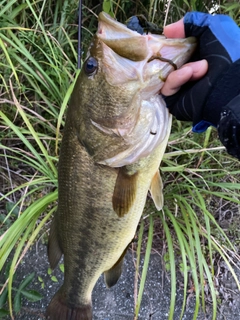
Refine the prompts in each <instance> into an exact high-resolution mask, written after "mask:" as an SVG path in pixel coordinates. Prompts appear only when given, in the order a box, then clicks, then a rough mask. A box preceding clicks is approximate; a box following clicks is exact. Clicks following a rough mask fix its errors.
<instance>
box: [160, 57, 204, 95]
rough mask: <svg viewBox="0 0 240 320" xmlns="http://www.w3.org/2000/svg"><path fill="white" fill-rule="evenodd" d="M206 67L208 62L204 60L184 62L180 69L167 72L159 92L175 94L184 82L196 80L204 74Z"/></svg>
mask: <svg viewBox="0 0 240 320" xmlns="http://www.w3.org/2000/svg"><path fill="white" fill-rule="evenodd" d="M207 69H208V64H207V61H206V60H200V61H196V62H190V63H188V64H185V65H184V66H183V67H182V68H181V69H178V70H176V71H173V72H171V73H170V74H169V76H168V77H167V80H166V82H165V83H164V85H163V87H162V89H161V94H163V95H165V96H170V95H173V94H175V93H176V92H178V90H179V89H180V88H181V86H182V85H183V84H185V83H186V82H188V81H191V80H198V79H200V78H201V77H203V76H204V75H205V74H206V72H207Z"/></svg>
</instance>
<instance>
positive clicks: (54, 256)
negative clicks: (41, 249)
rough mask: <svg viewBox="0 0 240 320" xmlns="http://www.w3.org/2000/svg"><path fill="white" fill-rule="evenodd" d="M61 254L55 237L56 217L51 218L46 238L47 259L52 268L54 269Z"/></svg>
mask: <svg viewBox="0 0 240 320" xmlns="http://www.w3.org/2000/svg"><path fill="white" fill-rule="evenodd" d="M61 256H62V250H61V248H60V245H59V241H58V238H57V226H56V219H55V218H53V221H52V224H51V228H50V235H49V239H48V260H49V263H50V266H51V268H52V269H55V267H56V266H57V264H58V262H59V260H60V259H61Z"/></svg>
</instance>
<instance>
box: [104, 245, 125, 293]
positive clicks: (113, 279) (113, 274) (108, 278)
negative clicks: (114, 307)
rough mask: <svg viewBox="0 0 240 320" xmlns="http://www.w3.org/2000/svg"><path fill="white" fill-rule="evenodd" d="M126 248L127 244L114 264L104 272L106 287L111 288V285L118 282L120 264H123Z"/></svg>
mask: <svg viewBox="0 0 240 320" xmlns="http://www.w3.org/2000/svg"><path fill="white" fill-rule="evenodd" d="M127 249H128V246H127V248H126V249H125V250H124V251H123V253H122V255H121V257H120V258H119V259H118V261H117V262H116V263H115V264H114V266H113V267H112V268H111V269H109V270H107V271H105V272H104V279H105V283H106V285H107V287H108V288H111V287H112V286H114V285H115V284H116V283H117V282H118V279H119V278H120V276H121V274H122V265H123V261H124V257H125V254H126V252H127Z"/></svg>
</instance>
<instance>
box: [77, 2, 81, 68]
mask: <svg viewBox="0 0 240 320" xmlns="http://www.w3.org/2000/svg"><path fill="white" fill-rule="evenodd" d="M81 41H82V0H79V4H78V48H77V53H78V59H77V68H78V69H81V58H82V50H81Z"/></svg>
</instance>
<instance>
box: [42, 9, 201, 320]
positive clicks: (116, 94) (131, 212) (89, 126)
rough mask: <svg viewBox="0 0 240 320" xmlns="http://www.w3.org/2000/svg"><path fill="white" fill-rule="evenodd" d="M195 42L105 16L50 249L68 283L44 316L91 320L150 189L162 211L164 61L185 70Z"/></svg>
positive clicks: (68, 140)
mask: <svg viewBox="0 0 240 320" xmlns="http://www.w3.org/2000/svg"><path fill="white" fill-rule="evenodd" d="M195 45H196V43H195V39H194V38H189V39H177V40H176V39H174V40H170V39H165V37H163V36H155V35H151V34H148V35H140V34H138V33H137V32H135V31H132V30H129V29H128V28H127V27H126V26H124V25H123V24H121V23H119V22H117V21H116V20H114V19H112V18H111V17H110V16H108V15H107V14H105V13H101V14H100V15H99V26H98V31H97V34H96V35H95V36H94V38H93V40H92V43H91V45H90V48H89V52H88V57H87V59H86V61H85V63H84V66H83V68H82V70H81V73H80V75H79V78H78V80H77V82H76V84H75V87H74V91H73V93H72V98H71V101H70V105H69V108H68V111H67V118H66V124H65V129H64V135H63V141H62V146H61V152H60V159H59V169H58V170H59V201H58V209H57V213H56V215H55V217H54V219H53V222H52V225H51V230H50V238H49V246H48V255H49V261H50V265H51V268H55V267H56V265H57V263H58V262H59V260H60V258H61V256H62V254H64V266H65V268H64V269H65V270H64V283H63V285H62V287H61V288H60V290H59V291H58V292H57V293H56V294H55V296H54V297H53V299H52V301H51V302H50V304H49V306H48V308H47V315H46V317H47V319H51V320H91V319H92V302H91V294H92V290H93V288H94V285H95V283H96V282H97V280H98V278H99V277H100V275H101V274H102V273H104V275H105V282H106V285H107V286H108V287H111V286H113V285H114V284H115V283H116V282H117V280H118V279H119V277H120V275H121V268H122V263H123V258H124V255H125V252H126V250H127V248H128V245H129V243H130V242H131V241H132V239H133V237H134V235H135V232H136V228H137V226H138V223H139V220H140V218H141V214H142V212H143V209H144V205H145V202H146V197H147V193H148V191H149V190H150V192H151V195H152V198H153V201H154V203H155V205H156V207H157V209H158V210H160V209H161V207H162V205H163V197H162V182H161V178H160V175H159V165H160V162H161V160H162V157H163V154H164V152H165V148H166V145H167V142H168V137H169V134H170V130H171V115H170V114H169V112H168V110H167V108H166V106H165V103H164V101H163V99H162V97H161V96H160V95H159V94H158V93H159V90H160V89H161V87H162V85H163V79H165V78H166V77H167V75H168V74H169V73H170V72H171V71H173V70H174V67H173V65H172V64H171V63H168V62H166V59H169V60H171V61H172V62H173V63H174V64H175V65H176V66H177V67H179V66H181V65H182V64H183V63H185V62H186V60H188V59H189V57H190V55H191V53H192V52H193V50H194V47H195ZM162 57H163V58H164V59H163V60H164V61H162V60H161V58H162Z"/></svg>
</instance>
